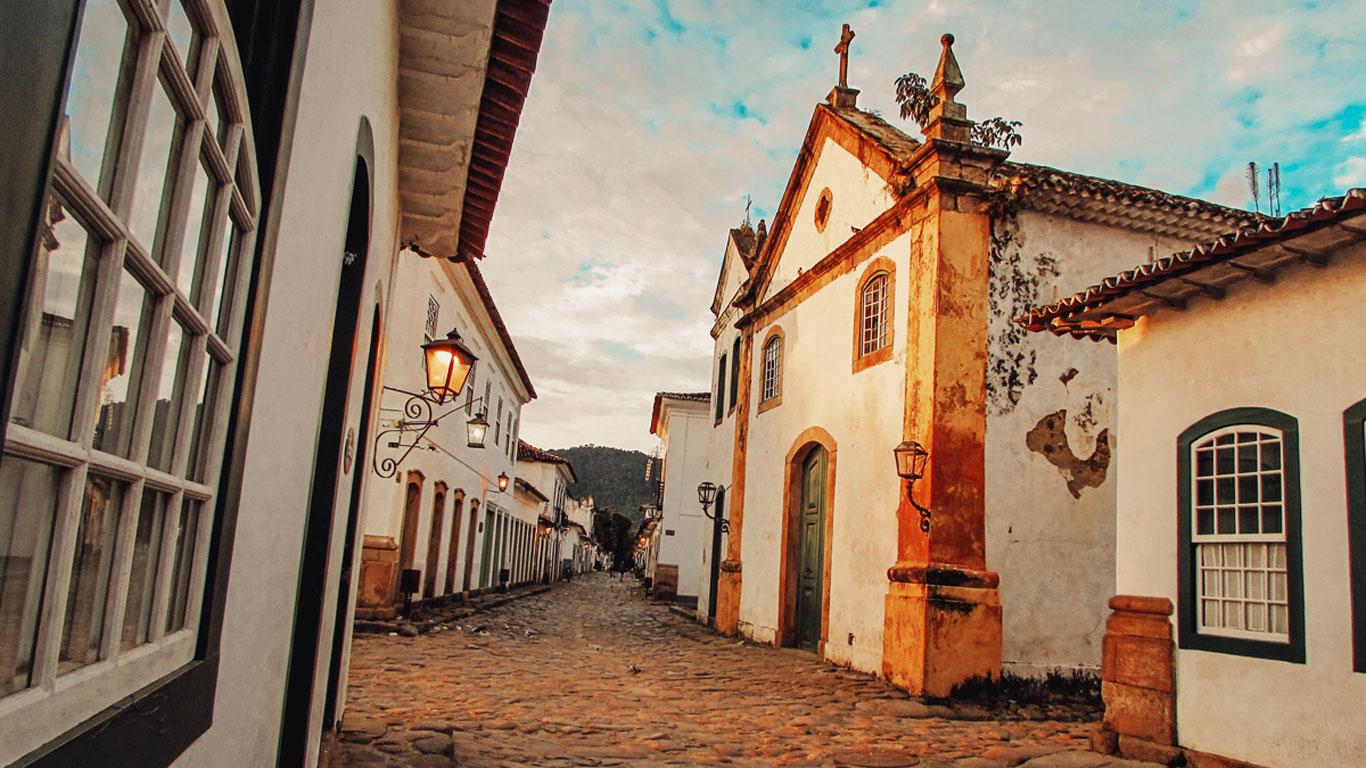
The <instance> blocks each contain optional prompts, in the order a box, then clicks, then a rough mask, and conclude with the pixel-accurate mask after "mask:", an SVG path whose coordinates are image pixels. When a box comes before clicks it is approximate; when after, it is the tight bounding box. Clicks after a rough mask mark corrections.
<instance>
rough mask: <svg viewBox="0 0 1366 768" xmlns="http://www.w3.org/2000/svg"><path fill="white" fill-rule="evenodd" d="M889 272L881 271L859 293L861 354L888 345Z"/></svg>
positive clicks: (869, 352)
mask: <svg viewBox="0 0 1366 768" xmlns="http://www.w3.org/2000/svg"><path fill="white" fill-rule="evenodd" d="M887 343H888V339H887V273H886V272H879V273H877V274H876V275H873V277H872V278H871V279H870V280H868V282H867V283H864V285H863V291H862V292H861V293H860V294H859V356H860V357H862V356H864V355H871V354H873V353H874V352H876V351H878V350H879V349H882V348H883V347H885V346H887Z"/></svg>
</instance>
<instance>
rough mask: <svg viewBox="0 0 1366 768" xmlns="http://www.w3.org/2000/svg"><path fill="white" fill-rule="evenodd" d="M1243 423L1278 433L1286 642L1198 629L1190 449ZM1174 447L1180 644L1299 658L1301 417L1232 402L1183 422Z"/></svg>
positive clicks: (1301, 642)
mask: <svg viewBox="0 0 1366 768" xmlns="http://www.w3.org/2000/svg"><path fill="white" fill-rule="evenodd" d="M1244 425H1245V426H1248V427H1260V428H1263V429H1272V430H1276V431H1279V432H1280V433H1281V451H1282V453H1281V462H1282V470H1283V475H1282V477H1283V482H1282V489H1281V498H1282V503H1283V509H1284V533H1285V548H1286V603H1287V606H1286V612H1287V623H1288V630H1289V636H1288V638H1287V640H1286V641H1284V642H1281V641H1277V640H1258V639H1252V638H1248V637H1232V636H1229V635H1226V634H1214V633H1211V632H1202V631H1200V621H1199V615H1200V614H1199V604H1198V602H1199V597H1200V590H1199V589H1198V588H1197V584H1196V580H1197V579H1198V578H1199V576H1200V574H1199V569H1198V566H1197V563H1196V559H1195V553H1196V546H1197V545H1198V543H1199V542H1197V541H1196V540H1195V539H1194V537H1193V535H1192V534H1193V527H1194V524H1193V520H1192V515H1193V511H1194V502H1193V499H1192V496H1193V495H1194V493H1195V487H1194V484H1193V472H1194V470H1193V467H1192V456H1191V454H1192V451H1193V450H1194V447H1195V445H1196V444H1197V443H1199V442H1200V441H1202V440H1204V439H1205V438H1207V437H1208V436H1210V435H1211V434H1213V433H1215V432H1219V431H1223V430H1226V429H1228V428H1231V427H1237V426H1244ZM1176 451H1177V457H1176V458H1177V483H1176V495H1177V499H1176V500H1177V596H1178V599H1177V628H1178V632H1177V636H1178V637H1177V640H1178V643H1177V644H1178V647H1179V648H1181V649H1183V650H1198V651H1212V652H1215V653H1227V654H1233V655H1238V656H1250V657H1255V658H1263V659H1272V660H1277V661H1286V662H1291V663H1297V664H1303V663H1304V660H1305V640H1304V563H1303V557H1302V549H1301V548H1302V542H1301V533H1300V524H1301V510H1300V458H1299V456H1300V448H1299V422H1298V421H1297V420H1296V419H1295V418H1294V417H1293V416H1290V415H1289V414H1285V413H1281V412H1280V411H1274V410H1271V409H1269V408H1259V407H1242V408H1230V409H1227V410H1223V411H1219V412H1216V413H1213V414H1210V415H1209V416H1206V417H1205V418H1203V419H1200V420H1199V421H1197V422H1196V423H1194V424H1192V425H1191V426H1190V427H1188V428H1186V429H1185V430H1184V431H1183V432H1181V434H1180V435H1179V436H1178V437H1177V442H1176Z"/></svg>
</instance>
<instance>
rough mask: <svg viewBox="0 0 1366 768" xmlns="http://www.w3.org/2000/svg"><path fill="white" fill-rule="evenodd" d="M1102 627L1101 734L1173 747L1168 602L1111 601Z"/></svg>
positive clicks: (1126, 598) (1172, 660) (1130, 598)
mask: <svg viewBox="0 0 1366 768" xmlns="http://www.w3.org/2000/svg"><path fill="white" fill-rule="evenodd" d="M1110 609H1111V610H1112V611H1113V613H1111V614H1110V618H1109V619H1108V620H1106V623H1105V639H1104V641H1103V642H1104V644H1103V646H1102V651H1101V662H1100V679H1101V685H1100V692H1101V697H1102V698H1103V699H1104V700H1105V728H1106V729H1108V730H1110V731H1113V732H1114V733H1117V734H1119V740H1120V749H1121V751H1122V750H1123V742H1124V741H1125V739H1126V737H1128V738H1129V739H1137V740H1140V741H1144V742H1151V743H1153V744H1156V745H1160V746H1172V745H1174V744H1176V666H1175V658H1174V656H1173V650H1172V624H1171V618H1170V617H1171V615H1172V602H1171V601H1170V600H1168V599H1167V598H1165V597H1137V596H1134V595H1115V596H1114V597H1112V598H1110Z"/></svg>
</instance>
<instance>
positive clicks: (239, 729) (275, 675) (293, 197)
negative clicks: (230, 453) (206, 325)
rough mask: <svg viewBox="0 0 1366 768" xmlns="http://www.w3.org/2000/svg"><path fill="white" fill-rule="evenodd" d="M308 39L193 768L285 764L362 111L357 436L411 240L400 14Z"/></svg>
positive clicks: (327, 28)
mask: <svg viewBox="0 0 1366 768" xmlns="http://www.w3.org/2000/svg"><path fill="white" fill-rule="evenodd" d="M307 39H308V42H307V57H308V66H307V67H305V68H304V71H303V74H302V83H301V85H300V86H299V92H298V97H299V106H298V117H297V124H296V125H295V126H294V138H295V141H294V143H293V146H292V148H291V149H290V150H289V155H288V165H287V167H286V168H285V169H283V170H282V171H281V174H282V177H283V178H284V186H283V187H281V189H283V193H282V198H280V199H277V204H278V205H279V206H280V207H279V211H278V215H277V216H274V218H275V219H276V221H277V223H278V226H279V229H278V232H277V233H276V234H275V236H274V238H273V240H272V241H271V242H270V244H269V245H268V246H267V247H269V248H271V249H273V251H274V253H275V258H274V271H273V274H272V276H271V281H270V283H269V284H268V285H263V287H262V288H263V291H262V300H264V301H267V302H268V309H267V314H266V322H265V329H264V335H263V339H262V347H261V358H260V373H259V375H258V377H257V379H256V387H257V389H256V398H255V403H256V406H255V410H254V413H253V418H252V423H251V428H250V436H249V442H248V444H247V459H246V465H245V469H244V475H243V480H242V495H241V501H240V504H239V506H238V518H237V528H236V542H235V545H234V549H233V559H232V568H231V574H230V577H229V578H230V581H229V589H228V595H227V604H226V606H225V611H226V614H225V618H224V622H223V635H222V642H221V645H220V653H221V657H220V659H221V660H220V666H219V672H218V684H217V691H216V695H215V705H214V706H215V713H216V714H215V717H214V723H213V726H212V727H211V728H210V730H209V731H208V732H207V733H205V734H204V735H203V736H202V737H201V738H199V739H198V740H197V741H196V742H195V743H194V744H193V745H192V746H191V747H190V748H189V749H188V750H187V751H186V752H185V753H184V754H182V755H181V757H180V758H179V759H178V760H177V761H176V762H175V765H177V766H184V767H185V768H238V766H245V765H253V766H257V765H273V764H274V763H275V756H276V749H277V747H278V745H279V738H280V734H279V728H280V718H281V711H282V707H283V702H284V698H285V678H286V671H287V669H288V665H289V653H290V642H291V636H292V631H293V617H294V612H295V601H296V598H297V594H296V593H297V585H298V582H299V569H300V559H301V554H302V547H303V540H304V523H305V520H306V517H307V510H308V508H309V492H310V478H311V476H312V473H313V464H314V453H315V443H316V441H317V434H318V425H319V420H320V418H322V414H321V413H320V409H321V407H322V400H323V387H324V384H325V382H324V380H323V379H324V377H323V375H322V373H323V372H324V371H326V370H327V362H328V353H329V348H330V345H331V337H332V325H333V315H334V313H335V307H336V297H337V288H338V284H339V279H340V260H341V254H342V251H343V240H344V236H345V229H346V222H347V217H348V210H349V206H350V197H351V188H352V176H353V173H354V169H355V157H356V148H357V135H358V129H359V127H360V123H361V120H362V118H367V119H368V120H369V122H370V125H371V126H372V128H373V132H374V151H375V157H374V161H375V162H374V168H373V169H372V181H371V184H372V199H373V206H374V208H373V214H372V218H371V237H370V252H369V258H368V260H367V263H366V276H365V286H366V288H365V296H364V298H363V301H362V304H361V317H360V321H359V323H358V337H357V340H356V349H357V350H358V351H357V358H356V363H355V365H354V368H353V372H352V379H351V386H350V399H349V401H348V402H347V408H346V413H345V414H344V415H343V414H337V415H336V418H345V420H346V425H347V429H353V428H354V429H356V430H357V431H359V422H360V404H361V398H362V395H363V390H364V381H365V367H366V366H365V350H368V349H369V345H370V338H371V335H370V327H371V314H372V312H373V308H374V306H375V304H376V303H379V304H381V305H382V306H383V308H384V309H386V310H387V308H388V307H387V299H388V295H389V287H388V285H387V281H388V278H389V275H390V270H391V268H392V266H393V264H394V260H395V252H396V239H397V238H396V234H395V229H394V224H395V221H396V218H397V213H396V202H397V200H396V192H395V188H396V172H395V165H396V152H397V141H396V138H395V134H396V130H395V129H396V125H395V121H394V115H395V109H396V93H395V82H396V64H397V61H396V53H395V51H396V45H395V41H396V39H397V29H396V24H395V19H394V9H393V7H392V6H378V7H377V6H370V5H366V6H362V5H359V4H356V5H351V4H340V5H334V6H333V7H329V9H328V11H327V12H326V13H319V14H316V15H315V16H314V17H313V20H312V28H311V30H309V31H308V34H307ZM301 44H302V43H301ZM300 372H307V375H301V374H300ZM361 470H362V468H355V467H353V468H352V471H351V472H350V473H347V474H344V475H343V476H342V477H341V479H340V482H339V484H338V488H337V498H338V499H340V500H342V501H341V503H339V504H338V505H337V506H338V508H339V509H340V510H342V512H341V514H338V515H337V516H336V518H335V520H334V525H333V529H332V532H331V541H332V547H331V552H330V553H329V556H328V572H327V577H326V582H325V583H326V584H327V587H328V592H327V595H326V599H325V600H324V604H323V607H322V611H323V615H324V616H326V617H329V619H330V617H332V616H333V615H334V614H335V611H336V606H337V600H338V595H337V594H336V592H337V587H336V585H337V584H339V583H340V574H339V568H340V566H341V552H342V547H343V543H344V541H343V540H344V538H345V526H346V514H345V509H346V506H347V505H346V503H345V499H347V498H348V496H349V494H350V491H351V485H352V483H353V482H356V481H357V480H358V479H359V478H360V477H361V476H362V471H361ZM343 599H348V600H349V599H350V596H349V595H348V596H344V597H343ZM332 629H333V622H332V621H330V620H327V621H324V622H323V623H322V633H321V636H320V638H319V641H318V647H319V649H321V654H320V655H321V659H320V662H319V664H318V670H317V673H316V674H315V678H314V691H315V693H314V698H313V701H314V705H315V706H314V710H313V712H312V713H311V717H310V719H309V722H308V723H298V724H296V727H300V728H307V729H308V742H309V744H310V755H309V764H312V763H313V762H314V761H315V760H316V750H317V745H318V743H319V738H320V734H321V727H322V723H321V720H322V715H321V709H322V706H323V701H324V690H325V687H326V679H327V673H328V665H327V658H328V653H327V652H328V650H329V649H331V647H332ZM345 647H347V648H349V642H348V643H346V646H345ZM345 669H346V659H345V658H343V660H342V670H343V671H344V670H345ZM343 684H344V681H343Z"/></svg>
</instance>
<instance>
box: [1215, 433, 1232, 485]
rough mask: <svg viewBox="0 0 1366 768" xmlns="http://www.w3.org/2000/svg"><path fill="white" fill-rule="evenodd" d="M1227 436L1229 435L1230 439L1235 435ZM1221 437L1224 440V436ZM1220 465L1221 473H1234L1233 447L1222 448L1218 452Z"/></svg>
mask: <svg viewBox="0 0 1366 768" xmlns="http://www.w3.org/2000/svg"><path fill="white" fill-rule="evenodd" d="M1227 437H1229V438H1230V439H1232V437H1233V436H1232V435H1228V436H1227ZM1219 439H1220V440H1223V438H1222V437H1221V438H1219ZM1218 467H1219V474H1221V475H1231V474H1233V468H1234V462H1233V449H1232V448H1220V449H1219V452H1218Z"/></svg>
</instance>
